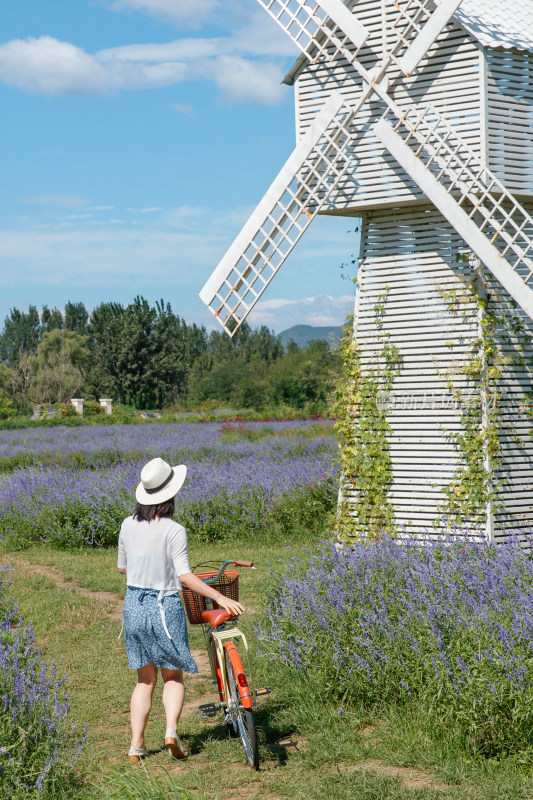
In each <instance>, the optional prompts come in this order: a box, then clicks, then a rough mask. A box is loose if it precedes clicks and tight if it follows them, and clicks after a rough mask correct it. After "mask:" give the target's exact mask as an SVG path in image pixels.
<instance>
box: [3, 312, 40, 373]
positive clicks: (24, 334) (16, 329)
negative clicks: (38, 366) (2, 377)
mask: <svg viewBox="0 0 533 800" xmlns="http://www.w3.org/2000/svg"><path fill="white" fill-rule="evenodd" d="M40 339H41V320H40V318H39V312H38V311H37V309H36V307H35V306H30V307H29V309H28V311H27V312H24V311H19V310H18V309H17V308H12V309H11V311H10V312H9V316H8V317H7V319H6V321H5V322H4V329H3V331H2V334H1V335H0V361H2V362H3V363H4V364H7V365H8V366H10V367H11V366H13V365H15V364H16V363H17V362H18V361H19V360H20V359H21V357H22V356H23V354H24V353H34V352H35V350H36V349H37V345H38V344H39V341H40Z"/></svg>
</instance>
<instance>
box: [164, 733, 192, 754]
mask: <svg viewBox="0 0 533 800" xmlns="http://www.w3.org/2000/svg"><path fill="white" fill-rule="evenodd" d="M165 747H166V748H167V750H168V752H169V755H170V756H171V757H172V758H187V753H186V752H185V749H184V747H183V745H182V743H181V742H180V740H179V739H178V737H177V736H176V737H174V736H169V737H168V738H165Z"/></svg>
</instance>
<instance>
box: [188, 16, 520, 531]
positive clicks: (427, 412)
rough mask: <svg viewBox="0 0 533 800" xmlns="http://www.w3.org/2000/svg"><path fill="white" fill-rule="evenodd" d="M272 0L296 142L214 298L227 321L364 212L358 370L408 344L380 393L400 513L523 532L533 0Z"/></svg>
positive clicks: (218, 276) (213, 305) (211, 302)
mask: <svg viewBox="0 0 533 800" xmlns="http://www.w3.org/2000/svg"><path fill="white" fill-rule="evenodd" d="M259 3H260V4H261V5H262V6H263V7H264V8H265V10H266V12H268V13H269V14H270V15H271V16H272V17H273V18H274V19H275V20H276V21H277V22H278V23H279V25H281V27H282V28H283V29H284V30H285V31H286V32H287V34H288V35H289V36H290V37H291V39H292V40H293V41H294V42H295V43H296V44H297V45H298V47H299V48H300V50H301V51H302V52H301V55H300V57H299V58H298V60H297V61H296V63H295V64H294V66H293V68H292V69H291V71H290V72H289V74H288V76H287V77H286V79H285V82H286V83H290V84H294V86H295V90H296V127H297V146H296V149H295V150H294V152H293V153H292V155H291V156H290V158H289V159H288V161H287V162H286V164H285V165H284V167H283V168H282V169H281V171H280V173H279V174H278V176H277V177H276V178H275V180H274V182H273V183H272V185H271V186H270V188H269V189H268V191H267V192H266V194H265V196H264V197H263V199H262V200H261V202H260V203H259V205H258V206H257V208H256V210H255V211H254V212H253V214H252V215H251V217H250V219H249V220H248V222H247V223H246V224H245V226H244V228H243V229H242V231H241V233H240V234H239V235H238V236H237V238H236V240H235V242H234V243H233V244H232V246H231V247H230V248H229V250H228V252H227V253H226V255H225V256H224V258H223V259H222V261H221V262H220V264H219V265H218V267H217V268H216V269H215V271H214V273H213V274H212V276H211V277H210V278H209V280H208V281H207V283H206V285H205V286H204V288H203V290H202V292H201V293H200V296H201V298H202V299H203V300H204V302H205V303H206V304H207V305H208V307H209V308H210V309H211V311H212V312H213V314H214V315H215V317H216V319H217V320H218V321H219V323H220V324H221V325H222V326H223V328H224V329H225V330H226V331H227V332H228V333H229V334H230V335H231V334H232V333H233V331H234V330H235V329H236V328H237V327H238V326H239V325H240V323H241V322H242V320H243V319H244V318H245V317H246V315H247V314H248V312H249V311H250V310H251V308H253V306H254V305H255V303H256V302H257V300H258V299H259V297H260V296H261V294H262V293H263V291H264V290H265V289H266V287H267V286H268V285H269V283H270V281H271V280H272V279H273V277H274V275H275V274H276V272H277V271H278V269H279V268H280V267H281V264H282V263H283V262H284V260H285V259H286V258H287V256H289V254H290V252H291V251H292V249H293V247H294V246H295V245H296V244H297V242H298V240H299V239H300V237H301V236H302V235H303V234H304V233H305V231H306V229H307V227H308V226H309V225H310V224H311V222H312V220H313V219H314V217H315V215H317V214H342V215H346V216H357V217H361V218H362V239H361V253H360V265H359V272H358V289H357V294H356V306H355V318H354V338H355V342H356V343H357V348H358V350H357V359H358V364H359V367H360V372H361V375H363V379H364V376H365V374H366V375H367V376H368V375H372V374H373V373H374V372H375V370H376V364H377V365H378V371H379V361H380V358H381V356H382V353H383V347H384V345H385V344H387V343H388V344H389V345H393V346H394V347H395V348H397V352H398V353H399V355H400V356H401V367H400V368H399V369H398V370H396V372H395V373H394V375H393V377H392V379H391V382H390V385H387V386H386V387H385V388H386V392H385V393H384V395H383V396H382V397H381V401H380V402H381V406H382V410H383V409H384V412H383V413H384V415H385V417H386V421H387V425H388V431H387V442H388V449H389V455H390V474H389V476H388V479H387V480H388V483H387V503H388V504H389V511H390V512H391V514H392V518H393V523H394V525H395V527H396V529H397V530H398V531H403V532H405V533H407V534H408V535H413V536H420V535H422V534H423V533H424V532H426V534H427V531H428V530H430V531H436V532H441V531H443V530H446V529H447V528H448V529H449V527H450V525H452V524H459V525H461V526H466V527H468V528H469V530H470V532H471V533H473V534H475V535H477V536H479V537H480V538H486V539H488V540H489V541H501V540H502V539H504V538H505V537H506V535H507V534H508V533H509V532H514V533H518V534H520V535H523V537H524V538H527V537H528V535H529V534H530V533H532V531H533V470H532V466H533V438H532V436H531V429H532V427H533V424H532V421H531V419H530V413H531V402H530V397H529V393H530V392H531V390H532V389H533V381H532V378H533V346H532V341H533V321H532V319H533V219H532V212H533V159H532V157H533V137H532V134H533V80H532V78H533V2H532V0H462V2H461V0H440V2H433V0H345V2H343V0H259ZM354 425H355V428H357V415H356V418H355V422H354ZM361 491H362V489H361V486H360V485H359V487H358V484H357V481H355V482H353V484H349V483H348V485H346V486H345V502H346V503H348V505H349V506H350V507H351V509H352V514H353V515H357V513H358V502H359V499H360V497H361Z"/></svg>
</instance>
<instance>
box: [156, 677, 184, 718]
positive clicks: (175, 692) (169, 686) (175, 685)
mask: <svg viewBox="0 0 533 800" xmlns="http://www.w3.org/2000/svg"><path fill="white" fill-rule="evenodd" d="M161 675H162V676H163V681H164V684H165V685H164V687H163V705H164V706H165V714H166V717H167V730H169V729H172V730H174V731H175V730H177V727H178V721H179V718H180V714H181V709H182V708H183V698H184V697H185V686H184V685H183V672H182V671H181V669H162V670H161Z"/></svg>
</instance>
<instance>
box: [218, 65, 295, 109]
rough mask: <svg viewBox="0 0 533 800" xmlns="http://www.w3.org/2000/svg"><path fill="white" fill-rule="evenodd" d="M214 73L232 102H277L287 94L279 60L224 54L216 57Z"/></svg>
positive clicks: (226, 97)
mask: <svg viewBox="0 0 533 800" xmlns="http://www.w3.org/2000/svg"><path fill="white" fill-rule="evenodd" d="M213 74H214V79H215V81H216V83H217V85H218V86H219V88H220V89H221V90H222V95H223V97H224V98H225V99H226V100H228V101H229V102H231V103H245V102H247V101H250V102H253V103H265V104H266V105H276V104H277V103H279V102H281V100H282V99H283V97H284V88H283V86H281V79H282V78H283V70H282V69H280V68H279V67H278V66H277V65H276V64H270V63H268V62H267V63H265V62H261V61H248V60H246V59H244V58H240V57H238V56H221V57H220V58H217V59H216V61H215V64H214V72H213Z"/></svg>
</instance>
